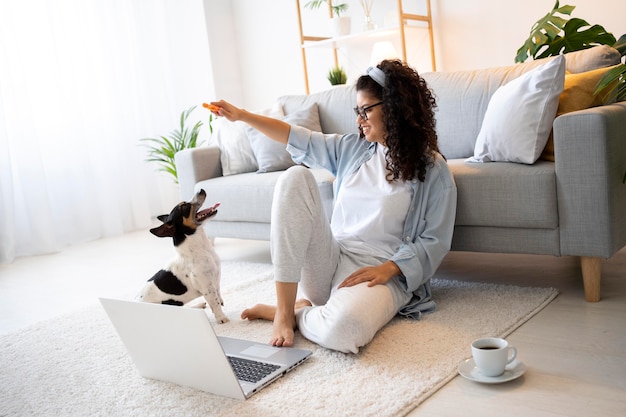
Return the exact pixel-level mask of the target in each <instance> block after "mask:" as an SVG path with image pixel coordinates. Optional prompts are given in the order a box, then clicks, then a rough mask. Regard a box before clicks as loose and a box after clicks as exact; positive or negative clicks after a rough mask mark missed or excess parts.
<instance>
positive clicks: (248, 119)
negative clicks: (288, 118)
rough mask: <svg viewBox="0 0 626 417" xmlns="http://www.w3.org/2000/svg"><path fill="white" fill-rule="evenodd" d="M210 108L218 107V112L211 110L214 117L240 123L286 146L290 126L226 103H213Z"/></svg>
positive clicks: (222, 101) (221, 101)
mask: <svg viewBox="0 0 626 417" xmlns="http://www.w3.org/2000/svg"><path fill="white" fill-rule="evenodd" d="M211 105H212V106H218V107H219V110H212V113H213V114H215V115H216V116H222V117H225V118H226V119H227V120H229V121H231V122H235V121H241V122H244V123H246V124H247V125H249V126H251V127H253V128H254V129H256V130H258V131H259V132H261V133H263V134H264V135H265V136H267V137H268V138H270V139H273V140H275V141H277V142H280V143H284V144H285V145H286V144H287V139H288V138H289V131H290V130H291V126H290V125H289V124H288V123H285V122H283V121H282V120H278V119H274V118H272V117H266V116H262V115H260V114H256V113H251V112H249V111H247V110H245V109H240V108H238V107H236V106H233V105H232V104H230V103H229V102H227V101H224V100H220V101H213V102H211Z"/></svg>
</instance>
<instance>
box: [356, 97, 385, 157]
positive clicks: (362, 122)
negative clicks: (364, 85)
mask: <svg viewBox="0 0 626 417" xmlns="http://www.w3.org/2000/svg"><path fill="white" fill-rule="evenodd" d="M381 104H382V102H381V100H380V99H379V98H378V97H375V96H372V95H370V94H367V92H365V91H357V93H356V105H357V108H358V112H359V113H360V114H358V115H357V116H356V122H357V124H358V125H359V126H360V127H361V131H362V132H363V134H364V135H365V139H366V140H367V141H368V142H378V143H380V144H382V145H384V144H385V142H384V138H385V133H386V132H385V125H384V123H383V107H382V105H381ZM370 106H371V107H370Z"/></svg>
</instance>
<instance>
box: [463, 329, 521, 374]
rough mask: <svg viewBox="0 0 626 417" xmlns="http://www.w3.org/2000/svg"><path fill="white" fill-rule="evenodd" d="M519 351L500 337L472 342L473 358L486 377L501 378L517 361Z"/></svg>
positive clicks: (484, 338)
mask: <svg viewBox="0 0 626 417" xmlns="http://www.w3.org/2000/svg"><path fill="white" fill-rule="evenodd" d="M516 356H517V349H515V348H514V347H513V346H509V342H507V341H506V340H504V339H500V338H498V337H483V338H481V339H477V340H474V341H473V342H472V357H473V358H474V363H475V364H476V367H477V368H478V370H479V371H480V373H481V374H483V375H484V376H500V375H502V374H503V373H504V369H505V368H506V366H507V365H508V364H510V363H511V362H513V361H514V360H515V357H516Z"/></svg>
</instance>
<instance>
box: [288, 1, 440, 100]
mask: <svg viewBox="0 0 626 417" xmlns="http://www.w3.org/2000/svg"><path fill="white" fill-rule="evenodd" d="M336 1H338V0H336ZM411 1H417V2H419V3H423V4H424V5H425V8H426V14H423V15H422V14H414V13H406V12H405V7H404V5H403V0H397V9H398V19H397V21H398V24H397V25H396V26H394V27H383V28H380V29H373V30H368V31H364V32H360V33H352V34H349V35H345V36H338V37H319V36H306V35H305V34H304V31H303V28H302V16H301V10H302V9H301V8H300V1H299V0H296V3H297V7H298V23H299V27H300V42H301V46H302V65H303V71H304V81H305V87H306V92H307V94H308V93H309V76H308V66H307V53H306V52H307V50H310V49H314V48H327V49H332V51H333V58H334V65H335V66H337V65H338V63H339V59H338V54H337V51H338V50H339V49H342V48H349V47H353V46H364V45H373V44H375V43H376V42H382V41H395V42H398V43H399V45H400V52H399V55H400V57H401V58H402V59H403V60H404V61H406V60H407V39H409V37H410V36H411V33H412V32H411V29H418V30H424V29H426V30H427V33H428V40H429V42H428V43H429V45H428V46H429V49H430V61H431V67H432V70H433V71H435V70H436V64H435V47H434V41H433V26H432V13H431V7H430V0H411ZM331 6H332V0H331V1H329V17H330V18H332V17H333V13H332V8H331ZM416 22H420V23H418V25H420V24H421V26H416V25H415V23H416Z"/></svg>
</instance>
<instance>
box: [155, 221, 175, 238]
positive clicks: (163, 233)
mask: <svg viewBox="0 0 626 417" xmlns="http://www.w3.org/2000/svg"><path fill="white" fill-rule="evenodd" d="M150 233H152V234H153V235H155V236H158V237H172V236H174V226H173V225H172V223H163V224H162V225H161V226H159V227H155V228H154V229H150Z"/></svg>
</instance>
